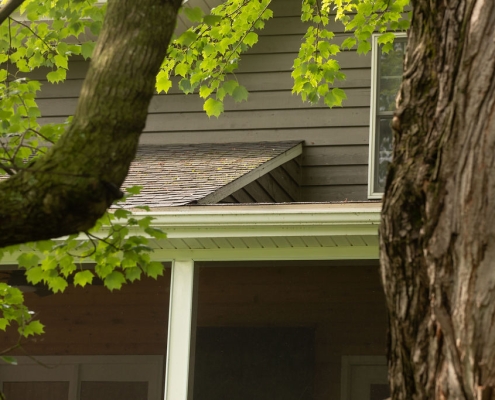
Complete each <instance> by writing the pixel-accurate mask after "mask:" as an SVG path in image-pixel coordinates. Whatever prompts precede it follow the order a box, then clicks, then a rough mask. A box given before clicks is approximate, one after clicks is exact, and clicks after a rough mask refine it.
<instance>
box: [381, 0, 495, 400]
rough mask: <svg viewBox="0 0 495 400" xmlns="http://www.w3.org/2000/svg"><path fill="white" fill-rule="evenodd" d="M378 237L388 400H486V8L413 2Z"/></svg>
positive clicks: (491, 208)
mask: <svg viewBox="0 0 495 400" xmlns="http://www.w3.org/2000/svg"><path fill="white" fill-rule="evenodd" d="M412 3H413V10H414V11H413V19H412V28H411V31H410V33H409V45H408V50H407V55H406V60H405V67H404V81H403V84H402V87H401V91H400V96H399V99H398V110H397V113H396V116H395V117H394V120H393V127H394V129H395V144H394V161H393V163H392V165H391V169H390V171H389V176H388V181H387V186H386V193H385V197H384V206H383V214H382V225H381V228H380V236H381V238H380V246H381V256H380V257H381V273H382V280H383V284H384V289H385V294H386V299H387V305H388V309H389V312H390V324H389V327H390V336H389V339H390V340H389V371H390V382H391V389H392V398H394V399H447V398H449V399H493V398H495V390H494V388H495V329H494V323H495V218H494V217H495V40H494V32H495V2H493V0H449V1H445V0H414V1H413V2H412Z"/></svg>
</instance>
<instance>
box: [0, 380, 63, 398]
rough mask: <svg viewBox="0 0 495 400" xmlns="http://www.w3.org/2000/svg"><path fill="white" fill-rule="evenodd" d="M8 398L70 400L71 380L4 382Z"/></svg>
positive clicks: (5, 393) (4, 390)
mask: <svg viewBox="0 0 495 400" xmlns="http://www.w3.org/2000/svg"><path fill="white" fill-rule="evenodd" d="M3 394H4V395H5V398H6V399H8V400H68V398H69V382H4V383H3Z"/></svg>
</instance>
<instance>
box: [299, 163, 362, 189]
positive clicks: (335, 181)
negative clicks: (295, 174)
mask: <svg viewBox="0 0 495 400" xmlns="http://www.w3.org/2000/svg"><path fill="white" fill-rule="evenodd" d="M303 182H304V184H305V185H307V186H310V185H311V186H317V185H366V184H367V183H368V166H367V165H332V166H324V167H322V166H306V167H304V168H303Z"/></svg>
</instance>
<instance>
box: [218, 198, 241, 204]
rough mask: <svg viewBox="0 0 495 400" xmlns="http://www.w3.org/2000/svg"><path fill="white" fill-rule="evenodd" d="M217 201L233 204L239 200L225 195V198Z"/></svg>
mask: <svg viewBox="0 0 495 400" xmlns="http://www.w3.org/2000/svg"><path fill="white" fill-rule="evenodd" d="M219 203H234V204H237V203H239V202H238V201H237V200H236V199H235V198H233V197H232V196H227V197H226V198H225V199H223V200H221V201H219Z"/></svg>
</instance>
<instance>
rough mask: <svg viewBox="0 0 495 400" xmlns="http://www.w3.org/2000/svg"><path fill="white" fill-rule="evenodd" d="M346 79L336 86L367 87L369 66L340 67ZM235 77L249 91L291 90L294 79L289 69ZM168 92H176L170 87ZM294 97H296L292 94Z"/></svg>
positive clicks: (369, 81)
mask: <svg viewBox="0 0 495 400" xmlns="http://www.w3.org/2000/svg"><path fill="white" fill-rule="evenodd" d="M342 72H343V73H345V74H346V77H347V79H346V80H345V81H342V82H338V87H340V88H343V89H348V88H367V89H369V87H370V85H371V68H370V67H367V68H354V69H342ZM236 77H237V79H238V80H239V83H240V84H241V85H244V86H246V87H247V88H248V90H249V91H250V92H255V91H269V90H292V86H293V84H294V81H293V79H292V77H291V71H285V72H280V71H278V72H258V73H237V74H236ZM170 93H178V92H177V91H175V92H174V91H173V89H171V91H170ZM294 97H297V96H296V95H294Z"/></svg>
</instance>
